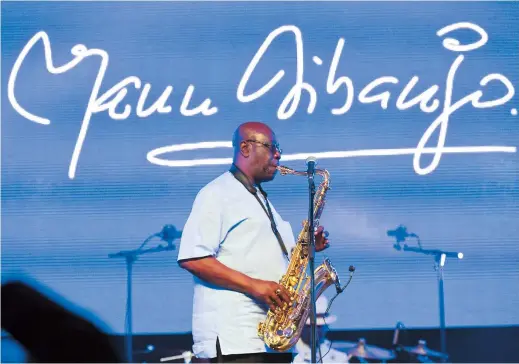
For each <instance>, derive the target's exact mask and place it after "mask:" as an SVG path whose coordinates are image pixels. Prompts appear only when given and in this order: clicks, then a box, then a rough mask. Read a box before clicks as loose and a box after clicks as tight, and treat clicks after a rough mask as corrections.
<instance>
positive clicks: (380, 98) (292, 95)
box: [8, 22, 517, 179]
mask: <svg viewBox="0 0 519 364" xmlns="http://www.w3.org/2000/svg"><path fill="white" fill-rule="evenodd" d="M458 29H470V30H472V31H474V32H476V33H477V34H478V35H479V36H480V39H479V40H478V41H477V42H474V43H470V44H465V45H463V44H460V42H459V41H458V40H457V39H454V38H445V39H444V40H443V42H442V44H443V46H444V47H445V48H446V49H448V50H450V51H452V52H458V53H461V52H470V51H473V50H475V49H478V48H480V47H482V46H484V45H485V44H486V43H487V41H488V35H487V33H486V32H485V30H484V29H482V28H481V27H479V26H477V25H475V24H472V23H468V22H461V23H456V24H451V25H449V26H446V27H444V28H442V29H440V30H439V31H438V32H437V33H436V34H437V35H438V36H439V37H443V36H445V35H446V34H448V33H450V32H452V31H454V30H458ZM284 33H291V34H293V35H294V37H295V42H296V61H297V66H296V80H295V84H294V85H293V86H292V88H291V89H290V91H289V92H288V93H287V94H286V96H285V97H284V99H283V100H282V102H281V105H280V106H279V108H278V111H277V117H278V119H280V120H283V119H288V118H290V117H292V116H293V115H294V114H295V112H296V111H297V109H298V107H299V105H300V102H301V96H302V95H303V92H306V93H307V94H308V96H309V103H308V107H307V113H308V114H312V113H313V112H314V110H315V107H316V104H317V91H316V90H315V88H314V87H313V86H312V85H311V84H309V83H307V82H305V81H304V68H303V61H304V54H303V37H302V34H301V31H300V30H299V28H297V27H296V26H293V25H285V26H281V27H279V28H277V29H275V30H273V31H272V32H271V33H270V34H269V35H268V36H267V37H266V39H265V41H264V42H263V44H262V45H261V46H260V48H259V49H258V51H257V52H256V54H255V55H254V57H253V59H252V61H251V62H250V64H249V65H248V67H247V68H246V70H245V72H244V74H243V77H242V78H241V80H240V82H239V84H238V88H237V93H236V96H237V99H238V101H240V102H242V103H248V102H252V101H255V100H257V99H259V98H260V97H262V96H263V95H265V94H266V93H267V92H268V91H270V90H271V89H272V88H273V87H274V86H275V85H276V84H277V83H278V82H279V81H280V80H281V79H282V78H283V77H284V76H285V70H279V71H278V72H277V73H276V75H275V76H274V77H273V78H272V79H270V80H269V81H268V82H267V83H266V84H265V85H263V86H262V87H261V88H260V89H259V90H257V91H255V92H253V93H251V94H247V95H246V94H245V88H246V86H247V84H248V81H249V79H250V77H251V75H252V74H253V72H254V70H255V68H256V66H257V65H258V63H259V62H260V61H261V59H262V57H263V55H264V54H265V52H266V51H267V49H268V48H269V46H270V45H271V44H272V42H273V41H274V40H275V39H276V38H277V37H279V36H280V35H282V34H284ZM39 40H41V41H42V43H43V46H44V53H45V64H46V68H47V70H48V71H49V72H50V73H52V74H61V73H65V72H67V71H69V70H71V69H73V68H74V67H76V66H77V65H78V64H79V63H80V62H81V61H83V60H84V59H86V58H88V57H92V56H97V57H99V59H100V66H99V69H98V73H97V77H96V79H95V81H94V84H93V87H92V90H91V93H90V99H89V101H88V105H87V107H86V110H85V113H84V118H83V121H82V124H81V128H80V131H79V135H78V138H77V140H76V144H75V147H74V151H73V153H72V158H71V162H70V165H69V171H68V176H69V178H70V179H73V178H74V177H75V175H76V169H77V165H78V160H79V157H80V154H81V150H82V147H83V144H84V141H85V138H86V135H87V132H88V127H89V124H90V120H91V118H92V115H94V114H96V113H99V112H103V111H108V115H109V116H110V117H111V118H112V119H114V120H125V119H127V118H128V117H129V116H130V114H131V109H132V107H131V106H130V105H128V104H126V105H125V106H124V108H123V111H122V112H120V113H117V112H116V109H117V107H118V106H119V104H120V103H121V102H123V100H124V98H125V96H126V95H127V93H128V87H130V86H132V85H133V87H135V89H141V87H142V91H141V93H140V96H139V99H138V101H137V105H136V107H135V114H136V115H137V116H138V117H141V118H145V117H149V116H151V115H153V114H154V113H156V112H157V113H170V112H171V111H172V108H171V106H170V105H167V101H168V98H169V96H170V95H171V92H172V91H173V87H172V86H168V87H166V88H165V90H164V91H163V92H162V94H161V95H160V96H159V97H158V98H157V100H156V101H155V102H154V103H152V104H151V106H150V107H148V108H147V109H146V108H145V107H144V104H145V103H146V101H147V99H148V96H149V91H150V89H151V85H150V84H149V83H146V84H145V85H144V86H142V81H141V79H140V78H139V77H136V76H129V77H127V78H125V79H124V80H122V81H120V82H118V83H117V84H116V85H114V86H113V87H111V88H110V89H109V90H108V91H106V92H105V93H104V94H102V95H99V90H100V88H101V85H102V83H103V80H104V76H105V74H106V71H107V69H108V63H109V56H108V53H107V52H106V51H104V50H102V49H95V48H92V49H87V47H86V46H85V45H83V44H78V45H75V46H74V47H73V48H72V49H71V53H72V55H73V56H74V58H73V59H72V60H71V61H70V62H68V63H66V64H64V65H62V66H58V67H56V66H54V63H53V60H52V51H51V43H50V40H49V37H48V35H47V33H45V32H43V31H41V32H38V33H36V34H35V35H34V36H33V37H32V38H31V39H30V40H29V42H28V43H27V44H26V45H25V47H24V48H23V49H22V51H21V53H20V55H19V56H18V58H17V59H16V62H15V63H14V66H13V68H12V71H11V74H10V77H9V81H8V98H9V101H10V103H11V104H12V106H13V108H14V109H15V110H16V111H17V112H18V113H19V114H20V115H21V116H23V117H25V118H27V119H28V120H30V121H33V122H36V123H40V124H44V125H48V124H50V120H49V119H47V118H44V117H41V116H37V115H34V114H33V113H30V112H29V111H27V110H26V109H25V108H23V107H22V106H21V105H20V104H19V103H18V101H17V99H16V96H15V84H16V79H17V76H18V72H19V70H20V68H21V66H22V64H23V61H24V60H25V57H26V56H27V55H28V53H29V52H30V51H31V49H32V48H33V47H34V45H35V44H36V43H37V42H38V41H39ZM344 42H345V41H344V39H343V38H341V39H339V41H338V42H337V47H336V49H335V53H334V55H333V58H332V61H331V64H330V68H329V73H328V77H327V81H326V92H327V93H328V94H330V95H332V94H335V93H336V92H337V91H339V90H340V89H341V88H344V89H345V91H346V100H345V102H344V104H343V105H342V106H340V107H337V108H333V109H332V110H331V113H332V114H333V115H343V114H345V113H346V112H348V111H349V110H350V109H351V107H352V105H353V101H354V95H355V93H354V85H353V82H352V80H351V79H350V78H349V77H347V76H340V77H338V78H337V77H336V73H337V68H338V65H339V62H340V58H341V54H342V50H343V47H344ZM464 57H465V56H464V55H463V54H459V55H458V56H457V57H456V59H455V60H454V62H453V63H452V65H451V67H450V69H449V72H448V74H447V78H446V82H445V90H444V94H443V96H442V98H443V101H442V111H441V113H440V115H438V117H437V118H436V119H435V120H434V121H433V122H432V123H431V125H430V126H429V127H428V128H427V130H426V131H425V132H424V134H423V136H422V138H421V139H420V141H419V143H418V145H417V147H416V148H400V149H367V150H357V151H330V152H322V153H313V155H314V156H316V157H318V158H321V159H323V158H346V157H358V156H388V155H403V154H414V158H413V168H414V170H415V172H416V173H417V174H420V175H426V174H429V173H431V172H432V171H434V170H435V169H436V167H437V166H438V164H439V162H440V159H441V156H442V154H443V153H483V152H484V153H490V152H505V153H515V152H516V147H510V146H470V147H445V139H446V136H447V128H448V123H449V118H450V116H451V115H452V114H453V113H454V112H455V111H456V110H458V109H460V108H461V107H462V106H464V105H466V104H468V103H471V104H472V106H473V107H475V108H480V109H483V108H492V107H496V106H500V105H504V104H506V103H507V102H508V101H510V100H511V99H512V97H513V96H514V93H515V90H514V87H513V85H512V83H511V82H510V80H509V79H508V78H507V77H505V76H504V75H502V74H499V73H491V74H488V75H486V76H485V77H483V78H482V79H481V80H480V82H479V84H480V86H481V87H485V86H486V85H488V84H489V83H490V82H500V83H501V85H503V86H504V87H505V89H506V93H505V94H504V95H503V96H502V97H500V98H498V99H495V100H488V101H481V99H482V97H483V90H477V91H474V92H472V93H471V94H469V95H467V96H465V97H463V98H461V99H460V100H458V101H456V102H453V100H452V91H453V88H454V78H455V75H456V71H457V70H458V68H459V67H460V65H461V63H462V62H463V60H464ZM313 61H314V62H315V63H316V64H318V65H322V63H323V61H322V60H321V59H320V58H319V57H317V56H314V57H313ZM418 81H419V78H418V76H413V77H412V78H411V79H410V81H409V82H408V83H407V84H406V86H405V87H404V88H403V90H402V92H401V93H400V94H399V96H398V97H397V99H396V107H397V108H398V109H399V110H406V109H409V108H411V107H413V106H416V105H419V107H420V110H421V111H423V112H425V113H433V112H435V111H436V110H438V108H439V107H440V100H439V99H438V98H436V96H437V94H438V92H439V90H440V86H438V85H436V84H435V85H432V86H430V87H429V88H428V89H427V90H425V91H424V92H422V93H421V94H419V95H417V96H415V97H413V98H411V99H409V95H410V93H411V91H412V90H413V88H414V87H415V86H416V84H417V83H418ZM398 83H399V80H398V79H397V78H396V77H393V76H383V77H380V78H377V79H375V80H373V81H372V82H370V83H369V84H368V85H366V86H365V87H364V88H362V90H361V91H360V92H359V94H358V101H359V102H360V103H364V104H368V103H377V102H378V103H380V106H381V107H382V108H383V109H387V107H388V104H389V100H390V98H391V93H390V92H389V91H387V90H386V91H382V92H379V93H375V92H376V91H375V90H376V89H377V88H379V87H380V86H382V85H384V84H398ZM194 91H195V86H194V85H189V86H188V88H187V90H186V92H185V94H184V97H183V100H182V103H181V105H180V113H181V114H182V115H184V116H193V115H198V114H202V115H204V116H211V115H214V114H216V113H217V112H218V108H217V107H216V106H213V105H212V100H211V99H210V98H206V99H205V100H204V101H203V102H202V103H201V104H200V105H198V106H196V107H191V98H192V97H193V93H194ZM438 97H439V96H438ZM512 115H517V110H516V109H512ZM438 127H439V128H440V132H439V136H438V141H437V145H436V147H434V148H426V147H425V145H426V144H427V142H428V141H429V139H430V138H431V135H432V134H433V133H434V131H436V129H437V128H438ZM230 147H231V142H229V141H216V142H200V143H191V144H178V145H170V146H165V147H160V148H156V149H154V150H152V151H150V152H149V153H148V155H147V159H148V161H149V162H150V163H153V164H156V165H161V166H170V167H186V166H197V165H215V164H229V163H230V162H231V159H230V158H209V159H193V160H168V159H164V158H160V156H161V155H163V154H166V153H171V152H176V151H185V150H195V149H207V148H230ZM424 153H425V154H434V157H433V160H432V162H431V163H430V164H429V165H428V166H427V167H425V168H422V167H421V165H420V160H421V156H422V154H424ZM308 155H309V153H299V154H291V155H286V156H283V159H284V160H287V161H290V160H304V159H306V158H307V157H308Z"/></svg>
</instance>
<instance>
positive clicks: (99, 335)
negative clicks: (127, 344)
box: [1, 281, 121, 363]
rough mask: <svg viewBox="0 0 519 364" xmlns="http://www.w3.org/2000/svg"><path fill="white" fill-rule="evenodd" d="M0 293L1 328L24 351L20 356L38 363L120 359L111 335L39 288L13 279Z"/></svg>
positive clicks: (97, 361)
mask: <svg viewBox="0 0 519 364" xmlns="http://www.w3.org/2000/svg"><path fill="white" fill-rule="evenodd" d="M1 295H2V308H1V310H2V311H1V316H2V329H3V330H4V331H5V332H6V333H7V334H8V335H9V336H10V339H11V344H13V345H15V344H16V345H15V346H17V350H19V351H20V350H21V348H23V349H24V350H25V353H24V354H25V355H22V353H18V355H19V357H21V358H24V359H25V360H27V361H28V362H40V363H50V362H52V363H65V362H66V363H117V362H121V359H120V357H119V355H118V354H117V352H116V349H115V346H114V345H113V337H111V336H110V335H108V334H106V333H105V332H103V331H102V330H101V329H100V328H99V327H98V326H97V325H95V324H94V323H92V322H91V321H89V320H87V319H85V318H83V317H81V316H80V315H78V314H77V313H74V312H72V311H71V310H69V309H67V308H65V306H64V305H62V304H60V303H58V302H57V301H56V300H53V299H51V298H50V296H49V295H45V294H43V293H42V291H41V290H40V289H36V288H35V287H33V286H31V285H29V284H27V283H25V282H21V281H12V282H8V283H5V284H3V285H2V291H1ZM2 341H4V338H3V340H2ZM2 346H4V345H2ZM2 361H4V354H2Z"/></svg>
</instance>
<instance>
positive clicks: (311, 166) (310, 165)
mask: <svg viewBox="0 0 519 364" xmlns="http://www.w3.org/2000/svg"><path fill="white" fill-rule="evenodd" d="M316 164H317V158H315V157H308V158H306V166H307V170H306V173H307V174H308V177H310V178H311V177H313V175H314V173H315V165H316Z"/></svg>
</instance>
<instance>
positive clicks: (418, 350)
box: [403, 340, 449, 360]
mask: <svg viewBox="0 0 519 364" xmlns="http://www.w3.org/2000/svg"><path fill="white" fill-rule="evenodd" d="M403 349H404V350H405V351H407V352H408V353H409V354H414V355H419V356H424V357H432V358H439V359H445V360H446V359H447V358H448V357H449V356H448V355H447V354H444V353H440V352H439V351H435V350H432V349H429V348H428V347H427V342H426V341H425V340H418V345H416V346H404V347H403Z"/></svg>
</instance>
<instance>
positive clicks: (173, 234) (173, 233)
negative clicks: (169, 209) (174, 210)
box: [157, 224, 182, 246]
mask: <svg viewBox="0 0 519 364" xmlns="http://www.w3.org/2000/svg"><path fill="white" fill-rule="evenodd" d="M157 236H158V237H159V238H161V239H162V240H163V241H165V242H166V243H168V245H169V246H172V245H173V240H175V239H178V238H181V237H182V231H178V230H177V229H176V228H175V226H173V225H171V224H167V225H164V227H163V228H162V231H161V232H160V233H157Z"/></svg>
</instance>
